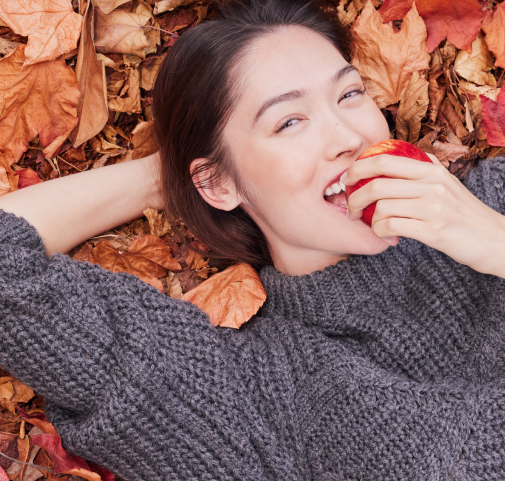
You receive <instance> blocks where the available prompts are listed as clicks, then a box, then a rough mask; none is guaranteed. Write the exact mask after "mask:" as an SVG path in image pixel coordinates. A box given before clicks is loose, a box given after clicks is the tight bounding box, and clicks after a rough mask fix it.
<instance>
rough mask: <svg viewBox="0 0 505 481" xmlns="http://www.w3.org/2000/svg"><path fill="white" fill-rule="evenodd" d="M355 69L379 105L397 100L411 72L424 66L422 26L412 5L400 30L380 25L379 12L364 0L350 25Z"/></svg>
mask: <svg viewBox="0 0 505 481" xmlns="http://www.w3.org/2000/svg"><path fill="white" fill-rule="evenodd" d="M353 33H354V39H355V40H354V41H355V54H354V58H353V61H352V64H353V65H354V66H355V67H357V68H358V70H359V72H360V74H361V77H362V78H363V81H364V83H365V86H366V88H367V91H368V94H369V95H371V97H372V98H373V99H374V100H375V102H376V103H377V105H378V106H379V108H384V107H387V106H388V105H391V104H395V103H397V102H399V101H400V99H401V98H402V95H403V93H404V91H405V89H406V88H407V85H408V84H409V82H410V79H411V77H412V74H413V72H416V71H423V70H426V69H428V67H429V63H430V56H429V55H428V51H427V50H426V28H425V26H424V22H423V20H422V19H421V17H420V16H419V15H418V14H417V10H416V7H415V5H413V6H412V8H411V10H410V11H409V13H408V14H407V15H406V16H405V18H404V20H403V24H402V28H401V30H400V32H398V33H395V31H394V29H393V26H392V25H389V24H385V25H384V24H383V23H382V18H381V16H380V14H379V13H378V12H377V11H376V10H375V9H374V7H373V5H372V3H371V2H370V0H368V2H367V4H366V6H365V8H364V10H363V12H362V13H361V15H360V17H359V18H358V19H357V20H356V22H355V23H354V26H353Z"/></svg>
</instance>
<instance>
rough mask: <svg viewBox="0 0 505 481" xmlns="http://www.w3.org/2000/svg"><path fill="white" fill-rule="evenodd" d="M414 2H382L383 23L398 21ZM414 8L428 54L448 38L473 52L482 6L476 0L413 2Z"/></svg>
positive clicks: (424, 0) (426, 0) (391, 0)
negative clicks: (424, 30)
mask: <svg viewBox="0 0 505 481" xmlns="http://www.w3.org/2000/svg"><path fill="white" fill-rule="evenodd" d="M413 2H414V0H385V2H384V3H383V4H382V6H381V8H380V9H379V12H380V13H381V14H382V18H383V19H384V22H390V21H391V20H401V19H402V18H403V17H404V16H405V15H406V14H407V12H408V11H409V10H410V7H411V6H412V3H413ZM416 7H417V10H418V12H419V15H421V17H422V19H423V20H424V23H425V24H426V30H427V31H428V40H427V41H426V43H427V46H428V52H430V53H431V52H433V50H435V48H436V47H437V46H438V44H439V43H440V42H441V41H442V40H444V38H447V40H448V41H449V42H451V43H452V44H453V45H455V46H456V47H458V48H460V49H462V50H466V51H467V52H468V54H469V55H471V53H472V42H473V41H474V40H475V39H476V38H477V34H478V33H479V30H480V23H481V20H482V7H481V6H480V5H479V2H478V1H477V0H416Z"/></svg>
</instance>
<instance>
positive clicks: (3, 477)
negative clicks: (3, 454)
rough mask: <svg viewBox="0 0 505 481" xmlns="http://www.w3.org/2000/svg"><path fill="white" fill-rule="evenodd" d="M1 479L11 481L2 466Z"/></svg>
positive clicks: (0, 467)
mask: <svg viewBox="0 0 505 481" xmlns="http://www.w3.org/2000/svg"><path fill="white" fill-rule="evenodd" d="M0 481H9V477H8V476H7V473H6V472H5V470H4V468H2V466H0Z"/></svg>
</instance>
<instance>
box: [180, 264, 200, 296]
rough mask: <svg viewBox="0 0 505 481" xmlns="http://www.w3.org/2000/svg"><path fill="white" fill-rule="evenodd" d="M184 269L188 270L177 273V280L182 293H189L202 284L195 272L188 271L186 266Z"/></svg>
mask: <svg viewBox="0 0 505 481" xmlns="http://www.w3.org/2000/svg"><path fill="white" fill-rule="evenodd" d="M184 267H185V269H188V270H184V271H182V272H179V273H178V274H177V278H178V279H179V282H180V283H181V288H182V292H189V291H191V290H193V289H195V288H196V287H197V286H199V285H200V284H201V283H202V279H201V278H200V277H199V276H198V274H197V273H196V272H195V271H191V270H189V266H188V265H185V266H184Z"/></svg>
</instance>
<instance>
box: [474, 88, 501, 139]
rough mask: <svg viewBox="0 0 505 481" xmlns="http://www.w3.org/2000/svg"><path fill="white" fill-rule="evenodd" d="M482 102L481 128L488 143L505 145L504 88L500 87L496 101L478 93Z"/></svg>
mask: <svg viewBox="0 0 505 481" xmlns="http://www.w3.org/2000/svg"><path fill="white" fill-rule="evenodd" d="M479 97H480V101H481V102H482V128H483V129H484V130H485V131H486V136H487V141H488V142H489V145H494V146H497V147H505V89H503V88H502V89H501V91H500V93H499V94H498V97H497V98H496V100H497V102H493V101H492V100H491V99H488V98H487V97H484V95H480V96H479Z"/></svg>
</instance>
